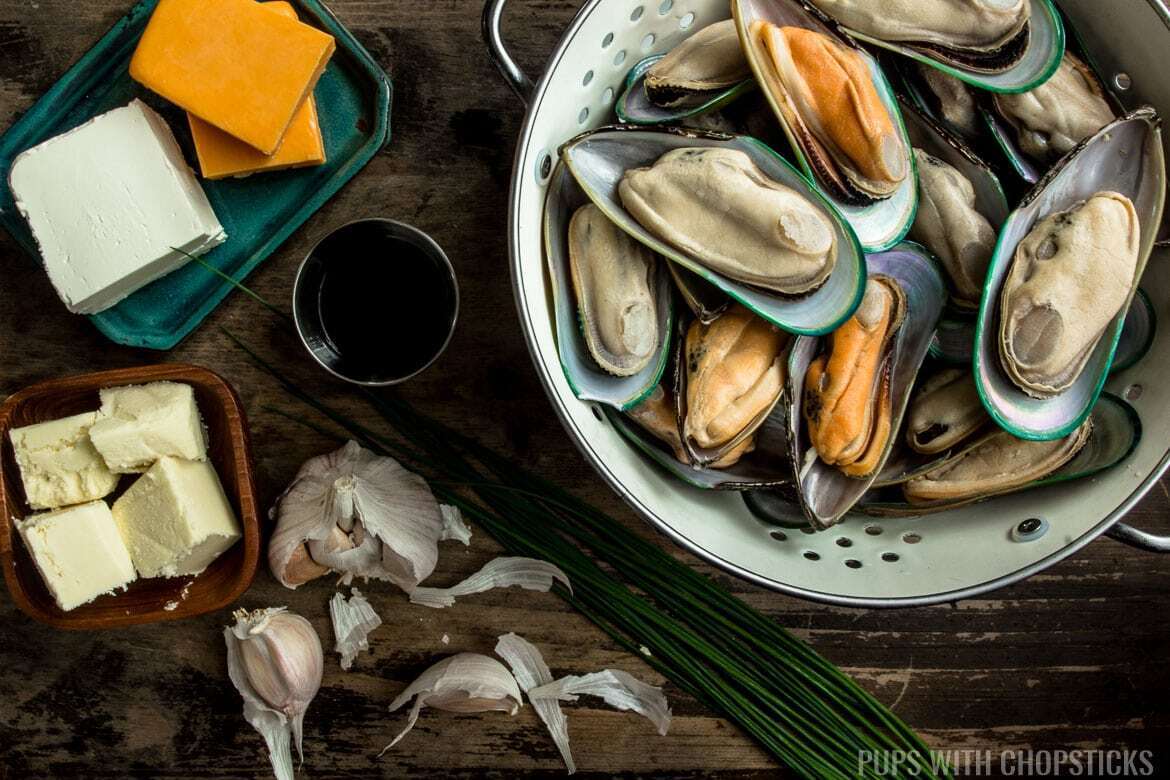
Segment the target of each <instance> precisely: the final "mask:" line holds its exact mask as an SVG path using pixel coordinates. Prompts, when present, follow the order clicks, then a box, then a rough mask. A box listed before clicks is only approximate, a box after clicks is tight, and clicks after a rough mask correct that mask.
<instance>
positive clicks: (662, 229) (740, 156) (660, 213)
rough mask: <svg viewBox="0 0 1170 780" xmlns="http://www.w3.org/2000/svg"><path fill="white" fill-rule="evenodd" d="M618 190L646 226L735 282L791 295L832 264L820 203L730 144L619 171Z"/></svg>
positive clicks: (831, 236) (829, 228)
mask: <svg viewBox="0 0 1170 780" xmlns="http://www.w3.org/2000/svg"><path fill="white" fill-rule="evenodd" d="M618 194H619V195H620V197H621V201H622V204H623V205H624V206H625V208H626V210H627V211H628V212H629V213H630V215H631V216H632V217H633V218H634V219H635V220H637V221H638V222H639V223H640V224H641V225H642V227H644V228H646V230H648V231H649V232H650V233H652V234H654V235H655V236H657V237H658V238H660V239H661V240H663V241H665V242H666V243H668V244H670V245H672V246H674V247H675V248H677V249H679V250H681V251H683V252H685V253H687V254H688V255H690V256H691V257H693V258H694V259H695V260H696V261H698V262H700V263H702V264H703V265H705V266H707V267H708V268H710V269H711V270H713V271H715V272H717V273H720V274H722V275H724V276H726V277H728V278H730V279H734V280H736V281H740V282H746V283H748V284H754V285H756V286H758V287H763V288H766V289H769V290H775V291H777V292H782V293H786V294H789V295H797V294H802V293H807V292H811V291H812V290H815V289H816V288H817V287H820V286H821V284H823V283H824V281H825V280H826V279H827V278H828V277H829V275H830V274H831V273H832V271H833V267H834V265H835V263H836V259H837V236H836V233H835V231H834V226H833V223H832V221H831V220H830V219H829V217H828V215H827V214H826V213H825V211H824V210H823V209H822V207H821V206H819V205H817V204H814V203H812V202H811V201H810V200H808V199H807V198H806V197H805V196H804V195H802V194H800V193H799V192H797V191H796V190H793V189H791V188H789V187H786V186H784V185H783V184H781V183H779V182H777V181H774V180H772V179H771V178H769V177H768V176H767V175H765V174H764V172H763V171H761V170H760V169H759V168H758V167H757V166H756V164H755V163H754V162H752V160H751V158H749V157H748V156H747V155H746V154H744V153H743V152H741V151H738V150H735V149H725V148H717V147H693V148H682V149H674V150H671V151H669V152H667V153H666V154H664V155H662V156H661V157H660V158H659V159H658V160H657V161H656V162H655V163H654V164H653V165H652V166H649V167H646V168H635V169H632V170H629V171H626V173H625V175H624V176H623V177H622V180H621V183H620V184H619V186H618Z"/></svg>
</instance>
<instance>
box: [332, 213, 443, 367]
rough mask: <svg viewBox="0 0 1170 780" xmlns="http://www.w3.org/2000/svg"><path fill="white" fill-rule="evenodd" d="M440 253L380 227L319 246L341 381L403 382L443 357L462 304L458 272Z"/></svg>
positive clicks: (350, 228) (361, 228)
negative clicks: (454, 275)
mask: <svg viewBox="0 0 1170 780" xmlns="http://www.w3.org/2000/svg"><path fill="white" fill-rule="evenodd" d="M434 250H435V248H434V247H429V246H426V245H425V244H424V243H423V242H422V241H420V240H418V239H416V238H415V237H413V236H409V235H400V234H399V233H398V232H397V231H395V230H394V227H393V226H392V225H388V224H386V223H384V222H379V221H375V220H370V221H363V222H355V223H353V224H351V225H347V226H345V227H344V228H341V229H340V230H338V231H337V232H336V233H334V234H333V235H331V236H329V237H328V238H326V239H325V240H324V241H322V242H321V243H320V244H319V245H318V246H317V248H316V250H315V251H314V252H313V259H314V260H315V261H318V262H319V263H320V269H321V280H320V287H319V292H318V297H317V308H318V316H319V318H320V324H321V330H322V332H323V335H324V337H325V341H326V342H327V343H328V345H329V346H330V348H331V349H332V350H333V351H334V352H336V355H337V366H336V369H337V370H338V372H339V373H341V374H343V375H345V376H349V377H354V378H358V377H361V378H365V379H366V381H371V380H372V381H388V380H393V379H401V378H405V377H408V376H410V375H411V374H414V373H416V372H418V371H420V370H422V369H423V368H425V367H426V366H427V364H428V363H430V362H431V360H433V359H434V358H435V356H436V355H438V354H439V353H440V352H441V351H442V349H443V347H444V346H445V345H446V342H447V339H448V337H449V336H450V333H451V328H452V326H453V324H454V320H455V313H456V306H457V302H456V292H455V283H454V279H453V278H452V276H451V271H450V268H449V267H448V265H447V264H446V262H444V260H443V259H442V258H441V257H440V256H437V255H436V254H435V251H434Z"/></svg>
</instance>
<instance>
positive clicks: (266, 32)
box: [130, 0, 335, 154]
mask: <svg viewBox="0 0 1170 780" xmlns="http://www.w3.org/2000/svg"><path fill="white" fill-rule="evenodd" d="M334 46H335V44H334V41H333V36H331V35H329V34H327V33H324V32H321V31H320V30H318V29H316V28H314V27H310V26H309V25H307V24H303V23H302V22H299V21H297V20H295V19H289V18H287V17H285V16H283V15H281V14H276V13H273V12H272V11H269V10H266V9H265V8H264V7H263V6H262V5H260V4H259V3H256V2H254V0H160V2H159V4H158V6H157V7H156V8H155V9H154V13H153V14H151V17H150V21H149V22H148V23H147V25H146V30H144V31H143V33H142V39H141V40H140V41H139V42H138V48H137V49H135V50H134V56H133V58H132V59H131V60H130V76H131V77H132V78H134V79H135V80H136V81H138V82H140V83H141V84H143V85H144V86H146V87H147V88H148V89H150V90H153V91H154V92H157V93H158V94H160V95H162V96H163V97H165V98H166V99H167V100H169V101H171V102H172V103H175V104H176V105H178V106H180V107H182V108H185V109H186V110H187V111H189V112H191V113H192V114H194V115H195V116H197V117H199V118H200V119H202V120H204V121H206V122H208V123H210V124H212V125H215V126H216V127H218V128H219V129H220V130H223V131H224V132H226V133H228V134H229V135H233V136H235V137H236V138H238V139H240V140H241V141H243V142H244V143H246V144H248V145H249V146H252V147H255V148H256V149H257V150H259V151H260V152H261V153H262V154H274V153H275V152H276V149H277V147H278V146H280V141H281V139H282V138H283V137H284V134H285V131H286V130H287V129H288V126H289V124H290V123H291V122H292V119H293V116H294V115H295V114H296V113H297V109H299V108H300V107H301V104H302V103H304V102H305V98H307V97H308V96H309V95H310V94H311V93H312V91H313V87H314V85H316V83H317V79H318V78H319V77H320V76H321V73H322V72H323V71H324V70H325V64H326V63H327V62H328V61H329V57H330V55H332V54H333V49H334Z"/></svg>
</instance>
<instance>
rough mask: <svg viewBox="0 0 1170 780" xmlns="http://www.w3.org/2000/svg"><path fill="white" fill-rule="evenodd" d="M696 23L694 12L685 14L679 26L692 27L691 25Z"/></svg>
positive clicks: (684, 28)
mask: <svg viewBox="0 0 1170 780" xmlns="http://www.w3.org/2000/svg"><path fill="white" fill-rule="evenodd" d="M694 23H695V15H694V14H686V15H685V16H683V18H681V19H679V20H678V26H679V29H680V30H687V29H690V26H691V25H692V24H694Z"/></svg>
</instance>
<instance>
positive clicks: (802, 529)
mask: <svg viewBox="0 0 1170 780" xmlns="http://www.w3.org/2000/svg"><path fill="white" fill-rule="evenodd" d="M800 532H801V533H802V534H808V535H809V536H812V535H813V534H815V533H816V531H814V530H813V529H811V528H809V527H808V526H805V527H804V528H801V529H800Z"/></svg>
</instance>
